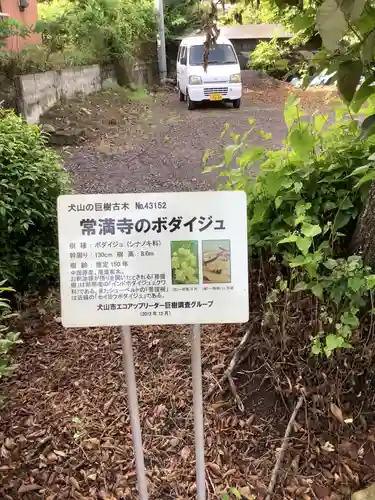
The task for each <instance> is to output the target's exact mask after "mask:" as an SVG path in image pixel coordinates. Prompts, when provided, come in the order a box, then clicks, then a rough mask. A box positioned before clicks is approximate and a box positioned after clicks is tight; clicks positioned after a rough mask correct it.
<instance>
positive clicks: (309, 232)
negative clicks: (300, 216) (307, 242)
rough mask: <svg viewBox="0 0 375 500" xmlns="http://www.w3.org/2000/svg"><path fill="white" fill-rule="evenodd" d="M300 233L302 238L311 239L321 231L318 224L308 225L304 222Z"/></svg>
mask: <svg viewBox="0 0 375 500" xmlns="http://www.w3.org/2000/svg"><path fill="white" fill-rule="evenodd" d="M301 232H302V234H303V235H304V236H308V237H309V238H313V237H314V236H317V235H318V234H320V233H321V232H322V229H321V227H320V226H319V225H318V224H309V223H308V222H304V223H303V224H302V227H301Z"/></svg>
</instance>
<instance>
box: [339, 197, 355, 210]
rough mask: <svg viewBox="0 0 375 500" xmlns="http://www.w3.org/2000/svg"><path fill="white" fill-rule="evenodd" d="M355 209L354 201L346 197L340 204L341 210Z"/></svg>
mask: <svg viewBox="0 0 375 500" xmlns="http://www.w3.org/2000/svg"><path fill="white" fill-rule="evenodd" d="M352 207H354V205H353V203H352V200H351V199H350V198H348V197H345V198H344V200H343V201H342V202H341V203H340V210H348V209H349V208H352Z"/></svg>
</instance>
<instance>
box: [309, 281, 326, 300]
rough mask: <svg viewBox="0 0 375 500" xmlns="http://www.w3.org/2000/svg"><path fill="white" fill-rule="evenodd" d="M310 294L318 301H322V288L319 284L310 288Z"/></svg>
mask: <svg viewBox="0 0 375 500" xmlns="http://www.w3.org/2000/svg"><path fill="white" fill-rule="evenodd" d="M311 291H312V293H313V294H314V295H315V296H316V297H318V298H319V299H323V287H322V285H321V284H320V283H316V284H315V285H314V286H312V287H311Z"/></svg>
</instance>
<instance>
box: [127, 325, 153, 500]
mask: <svg viewBox="0 0 375 500" xmlns="http://www.w3.org/2000/svg"><path fill="white" fill-rule="evenodd" d="M121 344H122V354H123V361H124V369H125V376H126V384H127V388H128V404H129V415H130V423H131V427H132V437H133V446H134V455H135V466H136V470H137V480H138V491H139V499H140V500H148V494H147V478H146V470H145V461H144V457H143V445H142V432H141V424H140V421H139V409H138V397H137V384H136V380H135V369H134V360H133V346H132V337H131V331H130V326H123V327H122V328H121Z"/></svg>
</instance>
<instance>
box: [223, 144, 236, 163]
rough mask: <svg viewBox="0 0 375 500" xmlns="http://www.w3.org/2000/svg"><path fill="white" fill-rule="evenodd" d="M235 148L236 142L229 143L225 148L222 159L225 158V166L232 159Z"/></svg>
mask: <svg viewBox="0 0 375 500" xmlns="http://www.w3.org/2000/svg"><path fill="white" fill-rule="evenodd" d="M237 149H238V146H237V145H236V144H230V145H229V146H227V147H226V148H225V151H224V159H225V164H226V165H227V166H229V165H230V163H231V161H232V159H233V155H234V153H235V152H236V151H237Z"/></svg>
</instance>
